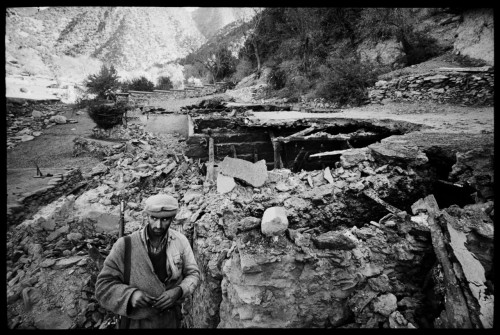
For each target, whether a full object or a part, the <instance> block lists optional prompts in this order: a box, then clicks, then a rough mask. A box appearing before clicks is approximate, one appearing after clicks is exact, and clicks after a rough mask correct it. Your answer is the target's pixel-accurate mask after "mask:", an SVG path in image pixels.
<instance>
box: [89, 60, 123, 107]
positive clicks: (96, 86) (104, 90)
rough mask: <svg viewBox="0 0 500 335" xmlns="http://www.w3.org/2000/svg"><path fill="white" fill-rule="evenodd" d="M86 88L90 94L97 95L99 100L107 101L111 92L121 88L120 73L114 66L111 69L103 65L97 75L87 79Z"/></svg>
mask: <svg viewBox="0 0 500 335" xmlns="http://www.w3.org/2000/svg"><path fill="white" fill-rule="evenodd" d="M84 86H85V87H87V89H88V91H89V93H92V94H97V97H98V98H101V99H105V98H106V96H107V94H108V93H109V92H113V91H115V90H116V89H117V88H118V87H119V86H120V82H119V81H118V73H117V72H116V69H115V68H114V66H113V65H111V66H110V67H109V68H108V67H107V66H106V65H102V67H101V70H100V71H99V73H97V74H91V75H89V76H88V77H87V79H85V81H84Z"/></svg>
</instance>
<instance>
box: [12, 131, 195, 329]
mask: <svg viewBox="0 0 500 335" xmlns="http://www.w3.org/2000/svg"><path fill="white" fill-rule="evenodd" d="M127 132H128V135H129V136H130V138H131V139H130V140H129V141H127V142H125V143H121V144H120V145H119V146H116V145H115V143H113V144H112V145H111V148H112V149H113V150H114V151H113V150H110V151H106V153H102V152H101V153H100V155H102V157H103V161H102V163H101V164H99V165H97V166H96V167H95V168H94V169H93V170H92V171H91V172H90V173H89V174H88V175H84V177H85V179H86V181H87V182H88V183H89V185H93V187H89V189H88V190H87V191H85V192H84V193H82V194H81V195H79V196H74V195H69V196H63V197H61V198H59V199H58V200H57V201H55V202H53V203H51V204H49V205H47V206H45V207H43V208H42V209H40V210H39V211H38V212H37V213H35V214H34V215H33V216H32V217H30V218H29V219H28V220H25V221H23V222H22V223H21V224H19V225H17V226H16V227H12V229H10V231H9V233H8V237H7V238H8V241H9V243H8V245H7V254H8V255H9V256H8V257H7V278H8V279H7V281H8V285H7V291H8V293H7V295H8V308H7V309H8V319H9V327H10V328H28V329H29V328H36V329H54V328H57V329H68V328H101V329H103V328H112V327H114V324H115V321H114V315H112V314H111V313H109V312H107V311H105V310H104V309H103V308H101V307H100V306H99V304H98V303H97V301H96V300H95V296H94V285H95V280H96V277H97V274H98V271H99V270H100V267H101V266H102V262H103V261H104V258H105V257H106V255H107V254H108V253H109V250H111V247H112V245H113V243H114V242H115V241H116V239H117V235H118V234H117V232H118V225H119V218H120V209H119V207H120V200H121V199H123V201H124V202H125V208H126V209H125V212H124V217H125V221H126V229H125V233H126V234H129V233H131V232H132V231H135V230H137V229H139V228H140V227H141V225H142V208H143V205H144V204H143V203H142V200H143V199H146V198H147V197H148V196H149V195H151V194H153V193H157V192H159V191H164V192H171V193H172V194H176V196H181V195H182V194H183V193H185V192H186V191H189V190H191V191H193V190H199V189H202V188H203V179H202V178H201V177H197V176H198V175H199V166H198V165H197V164H194V163H193V162H192V161H190V160H187V159H186V158H185V157H184V156H183V155H182V150H183V146H182V142H178V141H177V139H176V137H175V136H168V135H165V136H154V135H152V134H150V133H148V132H144V131H142V127H140V126H137V125H133V126H131V127H129V128H128V130H127ZM80 141H81V142H82V143H84V142H85V140H84V139H82V138H81V139H80ZM76 143H80V142H79V141H76ZM88 147H89V146H88V145H87V146H86V148H88ZM94 149H95V150H93V151H92V150H90V153H95V152H98V151H99V148H98V147H96V148H94ZM80 154H83V152H81V153H80ZM185 181H189V182H185ZM167 185H168V186H167ZM192 199H193V198H191V201H190V202H191V204H190V207H189V208H190V209H194V208H196V205H195V204H194V201H192ZM179 200H181V203H182V199H179ZM184 213H185V211H184ZM179 214H181V215H182V212H180V213H179Z"/></svg>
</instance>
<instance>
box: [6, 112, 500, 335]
mask: <svg viewBox="0 0 500 335" xmlns="http://www.w3.org/2000/svg"><path fill="white" fill-rule="evenodd" d="M42 106H43V105H42ZM11 107H12V106H11ZM375 107H376V106H373V108H375ZM18 108H20V107H18ZM51 108H54V107H49V106H48V107H45V108H43V107H42V108H41V107H36V109H37V110H39V111H40V113H41V114H42V116H40V118H41V119H43V118H48V119H50V117H49V114H50V109H51ZM373 108H372V112H373ZM428 108H430V109H429V111H430V110H431V109H432V107H428ZM455 108H459V107H455ZM462 108H465V107H462ZM47 111H49V113H47ZM406 111H407V112H408V111H409V109H408V108H407V109H406ZM380 112H381V111H380ZM464 112H465V109H464ZM32 113H33V112H32ZM266 113H267V114H272V113H273V112H266ZM266 113H263V114H266ZM274 113H290V115H292V114H293V112H274ZM438 113H441V112H438ZM13 114H14V115H15V114H16V113H13ZM247 114H248V113H247ZM251 114H252V113H250V114H249V115H251ZM349 114H351V116H352V117H355V116H356V114H359V115H360V116H361V115H362V111H361V110H360V111H357V112H356V111H351V112H350V113H349ZM45 115H46V116H45ZM464 115H466V114H464ZM409 116H411V117H414V118H415V117H417V118H420V120H422V121H423V120H424V119H425V114H423V115H422V114H419V113H417V114H415V115H410V114H406V115H404V113H403V114H401V115H400V117H401V118H405V117H409ZM37 117H38V114H37V115H35V116H33V115H31V120H33V121H35V122H37V121H36V119H37ZM378 117H379V118H384V117H385V116H384V114H383V113H382V114H381V115H379V116H378ZM392 117H395V114H392ZM444 119H449V118H446V117H445V118H444ZM444 119H443V120H442V121H440V122H444ZM454 119H456V118H454ZM457 121H458V120H457ZM490 122H491V120H490ZM42 123H43V124H45V122H42ZM424 123H425V122H424ZM11 124H13V125H14V124H15V125H18V127H19V126H26V125H25V124H22V123H16V122H14V121H12V122H11ZM35 124H36V123H35ZM48 124H51V123H50V121H49V123H48ZM432 124H434V125H435V126H438V122H432V121H431V122H429V125H428V127H429V128H428V129H427V130H426V131H424V132H421V131H420V132H418V131H417V132H415V133H410V134H408V135H405V136H393V137H391V138H390V139H388V140H384V141H382V143H377V144H373V145H371V146H369V147H368V148H362V149H356V150H353V151H352V152H349V151H348V152H346V153H344V154H342V155H341V157H340V161H339V163H338V164H336V165H335V166H332V167H331V168H330V167H329V168H326V169H324V170H316V171H302V172H300V173H293V172H291V171H290V170H287V169H275V170H274V171H266V170H264V171H262V170H259V169H254V168H245V169H241V168H237V169H236V171H239V172H237V173H236V174H235V173H234V172H231V164H234V163H231V162H229V163H228V164H223V163H219V164H218V168H217V171H219V172H218V173H217V172H216V173H215V176H216V178H215V179H207V176H206V175H204V169H203V166H204V164H203V163H200V162H198V161H195V160H193V159H190V158H188V157H186V156H184V154H183V153H184V151H185V149H184V148H185V147H184V146H185V144H184V143H185V142H184V139H183V138H180V137H176V136H172V135H163V136H159V135H154V134H151V133H148V132H145V131H144V129H143V128H144V127H143V126H141V125H140V124H133V125H130V126H129V127H128V128H127V129H124V128H123V129H121V130H119V131H117V132H116V133H115V137H116V138H117V139H118V138H119V139H121V140H120V142H106V141H96V140H94V139H90V138H88V136H85V137H77V138H76V139H75V141H74V155H77V156H79V157H82V156H86V155H87V156H89V157H95V158H97V159H98V160H99V161H100V163H99V164H97V165H95V166H94V167H93V168H92V169H89V170H86V171H84V173H83V174H82V178H83V180H85V182H86V186H85V187H83V188H80V189H79V190H76V191H75V192H73V194H69V195H64V196H62V197H59V198H57V199H55V201H53V202H51V203H49V204H47V205H45V206H43V207H41V208H40V209H39V210H38V212H34V214H32V215H30V217H28V218H27V219H25V220H24V221H23V222H22V223H20V224H19V225H17V226H16V227H15V229H9V231H8V235H7V241H8V243H7V250H8V251H7V281H8V283H7V292H8V294H7V296H8V320H9V327H10V328H37V329H52V328H59V329H61V328H62V329H67V328H101V329H102V328H112V327H113V325H114V319H113V315H111V314H109V313H108V312H106V311H105V310H103V309H102V308H101V307H99V305H98V303H97V302H96V300H95V298H94V296H93V290H94V287H93V285H94V283H95V278H96V275H97V273H98V270H99V268H100V266H102V261H103V259H104V257H105V256H106V255H107V253H108V252H109V250H110V248H111V246H112V244H113V242H114V241H115V240H116V238H117V229H118V220H119V215H120V213H119V201H120V199H124V201H125V203H126V206H125V208H126V209H125V212H124V217H125V222H126V229H125V232H126V233H127V234H128V233H130V232H132V231H134V230H136V229H139V228H140V227H141V225H142V213H141V210H142V206H143V203H142V202H143V200H144V199H145V198H146V197H147V196H148V195H150V194H154V193H157V192H169V193H173V194H175V196H176V197H177V198H178V200H179V201H180V205H181V208H180V211H179V213H178V215H177V216H176V221H175V225H174V227H173V228H174V229H178V230H180V231H182V232H183V233H184V234H186V236H188V238H189V240H190V241H191V243H192V245H193V249H194V252H195V255H196V258H197V261H198V264H199V265H200V268H201V269H202V283H201V286H200V287H199V288H198V289H197V291H196V292H195V294H194V295H193V297H192V298H191V299H189V300H188V301H186V302H185V303H184V307H183V313H184V321H183V324H184V326H185V327H189V328H191V327H347V328H353V327H354V328H359V327H369V328H373V327H374V328H378V327H389V328H401V327H404V328H427V327H434V326H436V327H437V326H439V325H440V324H441V325H444V326H450V324H449V323H447V322H448V321H446V320H447V319H446V317H445V316H443V315H444V314H443V315H441V316H440V313H441V312H442V311H443V310H445V311H446V309H444V307H443V306H444V301H445V300H444V298H443V297H444V295H445V294H446V288H445V285H444V284H443V269H442V268H440V267H439V265H436V264H438V263H439V262H437V260H436V252H435V251H434V247H433V243H432V241H431V240H432V236H433V235H432V233H431V231H430V230H429V224H428V223H427V218H428V216H426V215H425V212H419V211H418V210H417V209H416V208H417V207H416V205H415V203H416V202H417V200H419V199H423V198H425V197H426V196H427V195H428V194H431V193H435V194H436V197H437V200H438V203H440V204H441V205H440V208H441V206H443V208H442V209H444V211H442V212H440V213H441V214H439V215H440V216H439V218H440V220H448V221H449V222H451V224H452V225H453V227H455V229H458V231H460V232H462V233H463V234H466V235H465V236H466V237H467V240H468V241H470V242H469V243H468V244H467V245H468V246H467V248H468V249H466V250H469V252H473V253H474V255H475V257H477V258H478V259H479V262H480V264H479V265H477V264H475V266H476V267H477V268H478V269H479V270H478V271H479V272H480V273H482V275H481V276H483V277H482V278H483V279H479V280H480V282H479V283H478V285H482V286H481V287H483V288H484V289H483V290H486V291H484V292H492V289H493V286H492V285H493V284H492V283H493V282H492V280H493V277H492V275H493V272H492V271H493V270H492V269H493V265H492V264H493V263H492V252H493V240H492V236H493V221H492V219H493V215H494V206H493V201H492V195H493V193H492V191H493V189H492V187H491V186H492V184H491V183H492V180H493V172H492V170H491V165H490V164H491V162H492V161H491V159H492V157H493V156H492V154H493V152H492V150H490V149H488V144H486V142H488V141H489V140H488V139H486V138H490V137H491V133H490V134H488V133H484V134H482V135H481V134H480V133H481V132H480V131H479V128H481V129H485V127H488V125H487V124H483V125H481V124H479V123H478V126H479V128H478V129H475V128H470V127H467V126H465V128H463V129H464V130H466V129H469V130H466V133H468V135H467V136H469V137H470V139H468V137H467V136H463V135H462V136H460V138H461V140H459V141H458V142H457V143H455V144H453V143H452V142H450V140H449V139H448V140H447V139H445V138H443V140H444V142H446V143H442V142H440V141H441V140H438V139H437V138H434V137H433V136H435V134H434V133H433V132H432V129H433V128H434V127H432ZM56 127H58V126H57V125H56ZM446 128H450V127H445V128H444V129H446ZM451 128H453V127H451ZM451 128H450V129H451ZM17 129H19V128H17ZM478 131H479V135H478V133H477V132H478ZM419 134H421V135H422V136H420V135H419ZM440 136H443V134H441V135H440ZM474 136H479V137H481V138H484V139H486V142H484V139H483V140H481V141H479V142H478V140H474V141H476V142H472V137H474ZM420 137H422V138H421V139H419V138H420ZM455 137H456V136H455ZM479 137H478V139H479ZM429 139H431V140H430V141H429ZM35 140H36V139H35ZM491 140H492V138H491ZM488 143H490V142H488ZM491 143H492V141H491ZM476 146H478V149H474V148H475V147H476ZM479 148H484V149H479ZM491 148H492V147H491ZM14 150H15V148H14ZM440 150H441V151H443V150H444V151H446V152H442V153H440ZM483 151H484V152H483ZM439 157H442V158H439ZM444 157H450V158H446V159H445V158H444ZM448 159H449V160H450V161H449V163H446V164H450V165H449V167H448V168H445V170H446V169H450V170H449V172H450V173H449V175H448V176H446V175H445V176H442V172H440V171H441V170H442V169H443V168H442V167H440V164H443V163H444V162H445V161H447V160H448ZM442 160H444V161H442ZM439 162H442V163H439ZM250 165H252V164H250ZM438 178H444V179H446V180H448V181H446V180H445V182H447V183H450V184H452V183H458V184H460V185H463V186H462V187H465V186H467V187H472V189H473V190H475V198H471V197H470V196H468V195H465V194H464V195H463V196H464V197H465V198H467V197H468V200H465V198H464V200H462V201H465V203H466V205H463V204H461V205H460V207H459V206H456V205H453V206H450V203H449V201H446V197H443V195H439V192H438V189H437V188H436V187H437V186H436V180H437V179H438ZM59 179H61V178H59ZM450 187H454V186H450ZM455 188H456V189H457V190H458V189H459V188H457V187H456V186H455ZM457 190H455V191H454V192H457ZM471 192H472V191H471ZM374 194H375V196H374ZM441 194H442V191H441ZM380 199H383V200H382V201H381V202H380ZM427 215H428V214H427ZM450 216H451V217H452V218H451V219H450ZM453 218H455V219H453ZM450 220H451V221H450ZM457 220H458V221H457ZM444 222H446V221H444ZM12 228H14V227H12ZM449 229H450V228H449ZM448 241H449V240H448ZM447 243H452V241H449V242H447ZM453 243H455V242H453ZM436 262H437V263H436ZM462 266H463V265H462ZM481 269H482V270H481ZM464 270H465V268H464ZM63 283H64V284H63ZM61 288H63V289H61ZM61 292H63V293H61ZM471 297H473V295H471ZM471 299H475V298H471ZM492 299H493V296H492V294H491V293H486V295H484V294H483V298H479V300H477V301H478V302H477V304H480V306H481V307H477V308H476V309H473V310H474V311H476V312H475V313H476V316H477V317H478V318H479V316H481V318H482V319H481V320H483V321H477V320H476V323H474V324H475V326H476V327H479V328H481V327H488V323H487V322H489V321H488V320H490V316H491V315H490V314H489V313H491V307H489V306H491V303H492V301H493V300H492ZM291 301H292V302H293V303H292V304H291V303H290V302H291ZM478 306H479V305H478ZM471 313H472V312H471ZM478 320H479V319H478ZM484 320H486V321H484Z"/></svg>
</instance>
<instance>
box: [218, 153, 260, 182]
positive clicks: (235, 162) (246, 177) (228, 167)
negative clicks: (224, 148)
mask: <svg viewBox="0 0 500 335" xmlns="http://www.w3.org/2000/svg"><path fill="white" fill-rule="evenodd" d="M219 171H220V173H222V174H224V175H226V176H229V177H234V178H236V179H239V180H242V181H244V182H246V183H248V184H249V185H251V186H253V187H261V186H262V185H264V183H265V182H266V180H267V167H266V161H265V160H260V161H258V162H256V163H251V162H248V161H246V160H243V159H238V158H231V157H226V158H224V160H223V161H222V162H221V163H220V164H219Z"/></svg>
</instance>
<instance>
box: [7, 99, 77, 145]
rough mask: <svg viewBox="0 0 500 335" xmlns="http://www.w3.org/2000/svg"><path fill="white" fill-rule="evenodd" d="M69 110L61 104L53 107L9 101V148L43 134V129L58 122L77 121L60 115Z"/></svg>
mask: <svg viewBox="0 0 500 335" xmlns="http://www.w3.org/2000/svg"><path fill="white" fill-rule="evenodd" d="M55 108H57V109H55ZM68 110H69V109H68V108H67V107H66V108H65V107H64V106H59V105H57V106H56V107H54V109H53V108H49V107H47V106H45V104H43V103H39V104H36V103H28V102H25V103H24V104H22V105H19V104H16V103H13V102H7V149H12V148H14V147H15V146H16V145H17V144H18V143H20V142H26V141H31V140H33V139H34V138H36V137H38V136H40V135H42V134H43V132H42V130H43V129H47V128H50V127H52V126H54V125H57V124H66V123H76V122H77V121H76V120H71V119H67V118H66V117H65V116H63V115H59V113H61V114H62V113H65V112H66V111H68Z"/></svg>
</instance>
